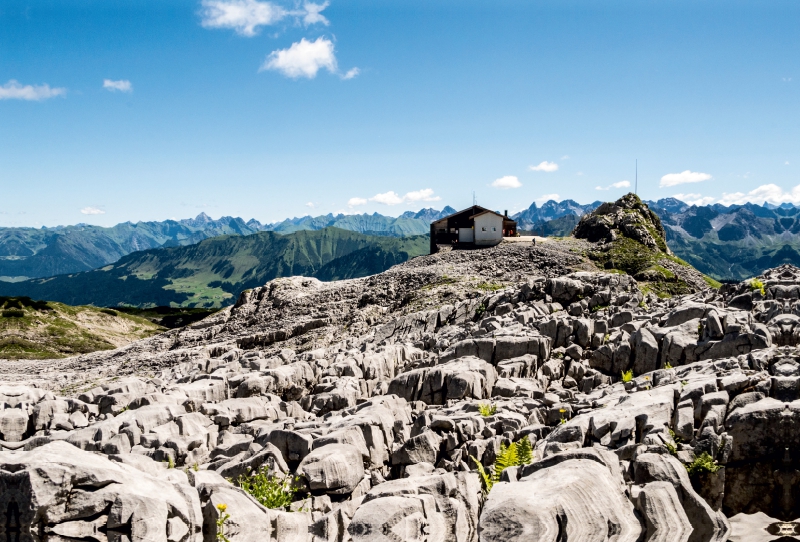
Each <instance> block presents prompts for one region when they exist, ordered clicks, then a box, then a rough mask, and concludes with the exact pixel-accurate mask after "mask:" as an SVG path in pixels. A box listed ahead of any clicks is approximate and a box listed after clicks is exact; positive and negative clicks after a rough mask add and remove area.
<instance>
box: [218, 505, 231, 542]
mask: <svg viewBox="0 0 800 542" xmlns="http://www.w3.org/2000/svg"><path fill="white" fill-rule="evenodd" d="M227 509H228V505H227V504H218V505H217V510H219V519H218V520H217V541H218V542H230V540H228V537H227V536H226V535H225V523H226V522H227V521H228V520H229V519H231V515H230V514H228V513H226V512H225V511H226V510H227Z"/></svg>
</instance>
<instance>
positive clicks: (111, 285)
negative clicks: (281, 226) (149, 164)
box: [0, 228, 429, 307]
mask: <svg viewBox="0 0 800 542" xmlns="http://www.w3.org/2000/svg"><path fill="white" fill-rule="evenodd" d="M428 248H429V243H428V239H427V237H426V236H416V237H406V238H392V237H378V236H370V235H364V234H360V233H356V232H351V231H346V230H341V229H338V228H326V229H324V230H318V231H299V232H295V233H292V234H286V235H281V234H277V233H275V232H259V233H256V234H253V235H246V236H238V235H229V236H221V237H215V238H212V239H206V240H205V241H202V242H200V243H197V244H195V245H190V246H186V247H174V248H162V249H155V250H146V251H143V252H135V253H133V254H130V255H128V256H125V257H124V258H122V259H120V260H119V261H118V262H116V263H114V264H111V265H107V266H105V267H102V268H100V269H96V270H94V271H88V272H84V273H76V274H71V275H60V276H56V277H50V278H43V279H33V280H27V281H22V282H14V283H11V282H0V295H15V296H18V295H25V296H29V297H32V298H36V299H47V300H53V301H60V302H62V303H67V304H70V305H86V304H92V305H98V306H117V305H131V306H156V305H172V306H188V307H219V306H223V305H228V304H231V303H232V302H233V301H234V300H235V299H236V296H238V294H239V293H240V292H241V291H242V290H245V289H248V288H253V287H255V286H260V285H263V284H264V283H266V282H267V281H269V280H272V279H274V278H277V277H286V276H293V275H305V276H319V277H320V278H324V279H325V280H335V279H340V278H351V277H358V276H365V275H369V274H373V273H378V272H380V271H383V270H385V269H387V268H388V267H391V266H392V265H394V264H396V263H400V262H403V261H405V260H407V259H409V258H412V257H414V256H418V255H421V254H426V253H427V252H428Z"/></svg>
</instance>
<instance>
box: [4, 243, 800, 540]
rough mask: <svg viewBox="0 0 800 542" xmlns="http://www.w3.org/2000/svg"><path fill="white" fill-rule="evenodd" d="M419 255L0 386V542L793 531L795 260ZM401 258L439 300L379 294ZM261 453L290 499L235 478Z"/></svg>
mask: <svg viewBox="0 0 800 542" xmlns="http://www.w3.org/2000/svg"><path fill="white" fill-rule="evenodd" d="M515 250H517V249H515ZM548 250H549V249H548ZM544 253H545V252H544V251H543V250H542V248H541V247H537V248H535V249H534V248H533V247H531V248H530V253H529V254H528V255H529V256H530V255H541V254H544ZM486 254H487V253H484V254H476V255H471V254H456V255H454V256H452V257H453V258H458V260H455V261H456V263H457V264H458V265H459V266H462V265H467V264H469V263H470V262H472V261H473V260H470V258H474V259H475V261H477V262H478V263H479V265H480V266H481V267H477V266H476V267H475V268H469V269H468V270H470V269H480V268H482V266H486V265H487V256H486ZM497 254H502V252H497ZM514 254H516V255H517V256H519V255H520V254H519V253H518V252H514ZM449 257H450V256H448V255H447V254H445V255H437V256H436V261H444V260H446V259H447V258H449ZM537 257H538V256H537ZM524 260H525V259H524V258H521V259H520V260H518V261H520V262H522V261H524ZM564 261H565V262H566V261H567V260H566V259H565V260H564ZM464 262H466V263H464ZM473 263H474V262H473ZM537 265H538V264H537ZM564 265H566V264H564ZM415 266H416V267H414V266H412V265H407V266H405V267H404V271H403V273H404V274H403V275H402V276H403V277H405V278H407V279H408V280H407V281H405V282H403V281H400V280H399V279H398V276H399V275H398V274H397V271H395V272H393V274H388V275H384V276H375V277H371V278H370V279H369V280H366V279H365V280H360V281H347V282H344V283H320V282H318V281H314V280H308V279H304V278H293V279H282V280H281V281H280V282H276V283H271V284H268V285H266V286H264V287H263V288H259V289H255V290H253V291H252V292H248V293H247V294H246V295H243V296H242V298H241V299H240V301H239V304H238V305H237V307H236V308H235V309H232V310H229V311H227V312H225V313H223V314H221V315H215V316H214V317H212V318H211V319H210V320H209V321H208V322H200V323H199V324H197V325H196V326H195V327H192V328H191V329H188V330H185V331H184V332H183V333H184V334H185V336H184V335H180V334H177V333H170V334H168V335H165V336H163V337H161V338H159V339H157V340H156V339H154V340H151V341H149V342H144V343H141V344H139V345H137V347H136V349H128V350H121V351H118V352H116V353H108V354H104V355H105V356H108V357H106V358H99V357H97V356H95V357H92V358H91V361H92V363H96V364H100V365H102V362H103V361H104V360H105V361H109V360H113V361H114V362H115V363H119V364H120V365H118V366H116V367H119V368H120V372H122V371H123V370H125V371H128V373H127V374H124V373H123V375H119V377H116V376H113V377H109V376H103V373H92V374H93V375H94V377H92V378H89V377H86V378H85V379H84V380H82V381H80V382H84V383H85V382H89V381H91V383H87V384H85V385H81V387H80V388H79V389H74V390H70V389H63V390H59V391H47V390H45V389H44V388H43V387H36V386H34V385H32V384H31V383H25V382H24V380H23V381H18V382H16V383H13V384H12V383H0V448H2V449H0V542H3V541H4V540H20V541H26V542H27V541H28V540H43V539H48V540H53V541H55V540H61V539H85V540H89V539H94V540H97V541H98V542H105V541H109V540H113V541H114V542H136V541H139V540H146V541H150V540H152V541H159V542H164V541H167V542H200V540H203V541H204V542H214V541H215V540H216V538H217V536H216V535H217V528H218V523H217V522H218V521H222V519H221V518H224V517H225V516H224V515H221V514H222V513H223V512H221V511H220V508H219V506H220V505H223V504H224V505H226V506H227V512H226V513H227V514H230V518H228V519H227V520H225V525H226V527H225V529H226V536H227V537H228V538H229V539H230V540H231V542H243V541H246V542H250V541H252V542H323V541H324V542H350V541H352V542H367V541H370V542H371V541H382V540H385V541H391V542H398V541H404V542H405V541H419V542H438V541H446V542H478V541H482V542H488V541H492V542H494V541H500V542H516V541H519V542H522V541H525V542H528V541H529V540H534V541H542V542H545V541H547V542H563V541H564V540H580V541H581V542H583V541H595V540H596V541H598V542H600V541H607V540H615V541H618V542H619V541H631V542H633V541H640V540H644V541H663V542H723V541H725V540H727V539H728V537H729V535H730V525H729V522H728V519H727V517H728V516H734V515H736V516H737V517H739V514H742V513H743V514H749V515H751V516H752V517H753V518H756V520H757V521H755V520H754V521H751V522H750V523H748V524H747V525H749V527H748V528H750V529H751V531H753V529H755V530H756V531H758V533H760V534H759V536H760V535H761V534H763V535H764V536H772V535H770V533H771V532H773V531H774V532H775V533H780V535H781V536H792V535H793V533H790V530H791V529H794V524H793V523H791V522H792V521H793V520H794V519H796V518H797V517H800V490H798V489H797V488H799V487H800V348H798V347H797V346H794V343H793V342H792V341H793V339H791V337H794V336H795V331H794V329H795V327H794V322H795V321H796V317H797V316H800V308H798V305H797V303H800V296H798V297H797V298H795V297H794V296H795V294H794V293H792V292H795V291H797V292H800V270H797V269H794V268H782V269H778V270H773V271H770V272H769V273H767V274H765V276H764V277H762V279H761V280H762V281H763V282H764V284H765V287H764V293H763V294H762V293H761V291H760V287H759V289H758V291H757V292H756V291H755V290H754V289H753V287H752V286H751V285H749V284H741V285H735V286H730V287H726V289H725V290H724V291H722V292H718V291H715V290H711V289H707V290H703V291H699V292H697V293H695V294H691V295H685V296H679V297H674V298H671V299H659V298H658V297H656V296H655V295H652V294H647V293H645V292H642V291H641V290H640V289H639V285H638V283H637V282H636V280H634V279H633V278H632V277H630V276H628V275H620V274H615V273H598V272H588V271H581V272H566V271H564V272H562V271H558V270H556V271H553V272H552V275H549V276H525V277H520V279H519V281H518V282H511V281H509V282H508V284H507V285H505V286H503V285H497V287H494V286H493V285H492V286H489V285H490V283H489V282H488V280H489V279H488V278H485V277H484V278H481V279H480V281H481V282H478V281H476V279H475V278H473V277H469V278H463V277H464V276H466V274H467V272H466V271H464V275H460V276H461V277H462V278H460V279H459V280H458V281H454V280H452V275H447V276H448V277H449V278H448V280H447V281H445V280H444V279H443V274H440V275H436V274H435V273H433V272H432V271H431V270H430V269H426V268H425V267H424V266H421V265H420V264H419V263H416V264H415ZM417 268H419V269H421V271H420V273H425V277H427V278H425V277H422V278H420V276H417V275H415V271H414V269H417ZM449 271H450V269H448V272H449ZM470 272H471V271H470ZM475 272H476V273H477V271H475ZM490 272H491V273H492V274H493V273H496V268H491V270H490ZM389 275H391V276H389ZM415 276H416V277H417V279H419V281H420V283H422V284H424V286H420V292H421V297H425V299H426V300H428V301H430V300H435V302H431V303H427V304H417V305H415V304H414V303H415V301H409V302H404V303H399V300H398V299H397V296H398V295H399V294H397V293H393V292H394V290H393V288H395V287H397V291H399V292H402V298H401V299H405V297H406V295H407V293H408V291H409V289H410V288H411V287H410V286H409V284H414V283H413V281H412V280H411V279H412V278H413V277H415ZM387 277H389V278H387ZM431 277H433V278H431ZM390 279H391V280H390ZM426 280H427V281H428V282H425V281H426ZM459 281H461V282H459ZM467 281H471V282H470V284H473V285H474V284H480V287H477V286H473V287H472V289H471V290H467V288H468V286H465V283H466V282H467ZM370 284H371V285H370ZM390 286H391V287H392V288H389V287H390ZM400 286H404V288H405V289H401V288H400ZM487 286H488V287H487ZM365 289H366V290H367V291H366V292H364V291H360V290H365ZM380 291H382V292H383V294H381V295H382V296H383V297H382V296H381V295H378V294H379V293H380ZM365 293H369V296H367V297H364V295H365ZM445 294H446V295H445ZM456 294H458V295H456ZM393 296H394V297H393ZM741 296H745V298H742V297H741ZM387 300H394V301H392V302H391V303H390V302H389V301H387ZM743 300H744V301H743ZM395 301H398V303H397V304H393V303H394V302H395ZM445 301H447V302H445ZM745 301H746V303H745ZM440 302H441V304H439V303H440ZM743 307H744V308H743ZM312 308H313V312H310V311H311V309H312ZM334 309H335V310H338V311H339V312H338V313H335V311H334ZM276 311H277V312H276ZM303 311H307V312H303ZM356 311H361V312H356ZM323 313H324V314H328V316H327V317H326V318H333V316H334V315H335V314H338V315H339V316H337V318H339V317H341V318H344V317H345V316H344V315H345V313H347V314H350V313H353V314H354V315H355V316H358V318H359V320H358V325H356V324H355V323H353V325H350V324H348V325H342V327H334V326H333V325H332V324H331V323H330V322H327V321H326V322H322V323H321V324H320V325H319V326H317V325H311V324H309V322H312V321H321V320H319V318H322V316H321V315H322V314H323ZM279 316H280V317H279ZM301 316H302V318H301ZM311 316H313V317H314V319H311V320H309V319H308V318H311ZM283 317H285V318H283ZM306 317H307V318H306ZM303 318H306V319H305V320H304V319H303ZM342 321H343V322H344V321H345V320H342ZM264 322H269V323H270V326H272V327H270V328H264V327H263V325H264ZM348 322H349V320H348ZM351 323H352V322H351ZM281 326H283V327H281ZM286 329H291V330H292V332H291V333H289V332H287V331H286ZM787 330H788V331H787ZM278 331H280V332H281V333H278ZM180 337H183V338H184V339H183V340H178V339H179V338H180ZM203 337H207V339H205V341H206V342H204V339H203ZM86 359H87V358H77V359H76V360H72V361H68V362H63V363H72V364H75V365H71V367H75V366H79V364H80V363H82V362H86ZM120 359H122V360H123V361H120ZM60 363H61V362H60ZM43 366H44V367H48V368H50V369H48V370H49V371H50V372H44V371H42V372H41V374H40V372H39V371H35V370H34V369H35V368H34V369H30V374H31V375H32V376H31V380H35V381H36V382H37V383H39V384H41V385H42V386H44V385H45V383H46V382H49V381H52V382H55V383H59V382H62V380H60V378H61V375H60V374H59V373H58V372H57V371H54V370H52V366H51V365H48V364H43ZM86 367H87V369H86V370H87V371H88V370H90V369H91V366H89V365H87V366H86ZM103 367H104V370H107V368H106V367H105V366H103ZM64 382H67V381H64ZM69 382H74V380H73V381H69ZM52 387H53V388H54V389H57V388H58V386H56V385H53V386H52ZM525 440H527V442H529V443H530V444H531V448H532V450H531V455H532V462H530V463H527V464H523V463H525V462H524V461H520V460H519V457H518V458H517V464H514V465H512V466H510V467H508V468H507V469H505V470H504V471H503V472H502V474H501V475H500V476H499V479H497V480H495V483H494V485H493V487H492V489H491V491H486V490H487V489H488V488H487V487H484V485H483V483H484V482H483V479H482V477H481V476H480V475H479V473H478V465H480V466H481V468H482V469H484V470H485V471H489V472H492V469H493V465H496V464H497V463H498V460H499V459H500V460H501V461H502V460H505V461H512V460H510V459H508V457H510V456H509V455H508V454H509V452H508V449H509V447H510V446H520V445H521V444H520V443H524V442H525ZM512 462H513V461H512ZM170 464H171V465H174V466H175V467H176V468H174V469H170V468H168V466H169V465H170ZM702 465H705V468H703V467H702ZM689 468H691V475H690V470H689ZM264 469H265V470H267V471H268V473H269V474H270V475H273V476H278V477H280V478H282V477H284V476H291V477H292V479H296V485H297V488H298V493H297V494H296V495H295V498H294V501H295V502H294V503H293V504H292V505H291V507H290V508H288V509H283V510H268V509H266V508H264V506H262V504H260V503H259V502H257V501H256V500H254V499H253V498H252V497H251V496H250V495H248V494H247V493H246V492H244V491H243V490H241V489H240V488H238V487H237V486H236V485H235V484H232V483H231V482H230V480H235V479H236V478H237V477H239V476H240V475H243V474H246V473H248V472H253V471H254V470H256V471H257V470H264ZM292 510H294V511H292ZM754 514H759V515H754ZM751 516H747V517H751ZM745 523H746V522H745ZM756 523H757V524H758V525H757V526H756V527H753V525H755V524H756ZM768 529H772V531H769V530H768ZM776 529H777V530H776ZM753 532H755V531H753ZM776 536H777V535H776ZM59 537H60V538H59ZM754 539H756V538H754ZM766 539H769V538H766ZM766 539H765V540H766Z"/></svg>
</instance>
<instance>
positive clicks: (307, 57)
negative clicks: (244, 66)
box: [259, 38, 336, 79]
mask: <svg viewBox="0 0 800 542" xmlns="http://www.w3.org/2000/svg"><path fill="white" fill-rule="evenodd" d="M321 68H325V69H327V70H328V71H329V72H331V73H336V57H335V56H334V54H333V42H332V41H331V40H329V39H326V38H317V39H316V41H308V40H307V39H305V38H303V39H301V40H300V41H299V42H297V43H293V44H292V46H291V47H289V48H288V49H278V50H277V51H272V52H271V53H270V55H269V56H268V57H267V59H266V60H265V61H264V64H263V65H262V66H261V69H260V70H259V71H263V70H278V71H279V72H281V73H283V75H285V76H287V77H292V78H297V77H308V78H309V79H313V78H314V77H316V76H317V72H318V71H319V70H320V69H321Z"/></svg>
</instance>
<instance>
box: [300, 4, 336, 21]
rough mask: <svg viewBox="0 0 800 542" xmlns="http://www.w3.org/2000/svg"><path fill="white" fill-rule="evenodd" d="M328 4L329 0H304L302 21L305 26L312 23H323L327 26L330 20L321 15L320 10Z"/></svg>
mask: <svg viewBox="0 0 800 542" xmlns="http://www.w3.org/2000/svg"><path fill="white" fill-rule="evenodd" d="M329 5H330V2H323V3H322V4H312V3H311V2H306V3H305V4H303V8H304V9H305V15H304V16H303V23H305V25H306V26H310V25H312V24H317V23H319V24H324V25H325V26H328V25H329V24H330V21H328V19H326V18H325V16H324V15H322V10H324V9H325V8H326V7H328V6H329Z"/></svg>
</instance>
